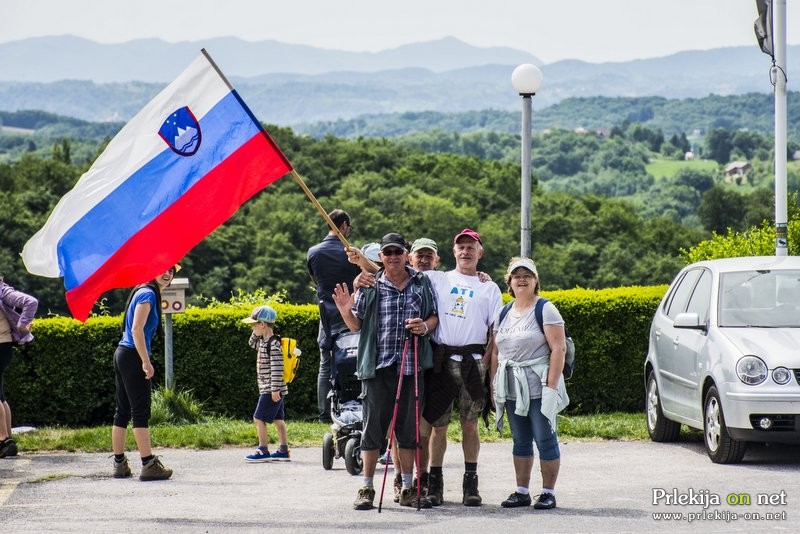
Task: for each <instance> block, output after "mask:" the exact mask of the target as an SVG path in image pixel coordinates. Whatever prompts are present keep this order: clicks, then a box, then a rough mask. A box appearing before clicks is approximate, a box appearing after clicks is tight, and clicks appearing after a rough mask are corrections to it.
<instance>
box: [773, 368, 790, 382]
mask: <svg viewBox="0 0 800 534" xmlns="http://www.w3.org/2000/svg"><path fill="white" fill-rule="evenodd" d="M791 379H792V372H791V371H789V370H788V369H787V368H786V367H776V368H775V369H773V371H772V380H774V381H775V383H776V384H781V385H783V384H785V383H787V382H788V381H789V380H791Z"/></svg>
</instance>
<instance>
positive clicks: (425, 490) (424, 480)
mask: <svg viewBox="0 0 800 534" xmlns="http://www.w3.org/2000/svg"><path fill="white" fill-rule="evenodd" d="M419 478H420V481H421V482H422V494H423V495H425V496H426V497H427V496H428V479H429V478H430V474H429V473H420V475H419ZM411 487H413V488H414V489H416V488H417V479H416V478H415V479H414V483H413V484H412V485H411Z"/></svg>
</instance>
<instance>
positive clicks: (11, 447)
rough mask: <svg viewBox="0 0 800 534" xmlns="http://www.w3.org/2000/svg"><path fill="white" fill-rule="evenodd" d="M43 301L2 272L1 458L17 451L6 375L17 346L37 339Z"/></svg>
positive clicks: (0, 279) (0, 344)
mask: <svg viewBox="0 0 800 534" xmlns="http://www.w3.org/2000/svg"><path fill="white" fill-rule="evenodd" d="M38 307H39V301H38V300H36V299H35V298H33V297H32V296H30V295H28V294H26V293H23V292H22V291H17V290H16V289H14V288H13V287H11V286H10V285H8V284H6V282H5V280H4V277H3V275H2V274H0V458H6V457H8V456H16V455H17V443H16V442H15V441H14V440H13V439H12V438H11V408H10V407H9V406H8V401H7V400H6V397H5V393H3V377H4V375H5V372H6V369H7V368H8V366H9V365H10V364H11V358H12V356H13V354H14V353H13V350H12V348H13V346H14V345H15V344H16V345H23V344H25V343H28V342H30V341H32V340H33V334H31V325H33V317H34V315H36V309H37V308H38Z"/></svg>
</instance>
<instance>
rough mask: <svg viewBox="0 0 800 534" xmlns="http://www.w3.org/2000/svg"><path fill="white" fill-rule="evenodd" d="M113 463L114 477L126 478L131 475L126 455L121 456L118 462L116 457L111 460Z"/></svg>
mask: <svg viewBox="0 0 800 534" xmlns="http://www.w3.org/2000/svg"><path fill="white" fill-rule="evenodd" d="M113 463H114V478H128V477H129V476H131V466H130V465H128V457H127V456H125V457H123V458H122V461H121V462H118V461H117V459H116V458H114V460H113Z"/></svg>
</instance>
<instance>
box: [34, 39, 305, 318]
mask: <svg viewBox="0 0 800 534" xmlns="http://www.w3.org/2000/svg"><path fill="white" fill-rule="evenodd" d="M291 170H292V166H291V164H290V163H289V161H288V160H287V159H286V157H285V156H284V155H283V153H282V152H281V150H280V148H278V146H277V145H276V144H275V143H274V142H273V140H272V139H271V138H270V136H269V134H268V133H267V132H266V131H265V130H264V128H263V127H262V126H261V124H260V123H259V122H258V120H256V118H255V117H254V116H253V114H252V113H251V112H250V110H249V109H248V108H247V106H246V105H245V104H244V102H243V101H242V99H241V98H240V97H239V95H238V94H237V93H236V91H235V90H233V89H232V88H231V86H230V85H229V84H228V82H227V80H226V79H225V78H224V77H223V76H222V74H221V73H220V72H219V70H218V69H217V67H216V65H215V64H214V63H213V62H212V61H211V59H210V57H208V55H207V54H206V52H205V50H204V51H202V54H201V55H200V56H199V57H198V58H197V59H196V60H195V61H194V62H193V63H192V64H191V65H190V66H189V67H188V68H187V69H186V70H185V71H184V72H183V73H182V74H181V75H180V76H179V77H178V78H177V79H175V81H173V82H172V83H171V84H169V85H168V86H167V87H166V88H165V89H164V90H163V91H162V92H161V93H159V94H158V95H157V96H156V97H155V98H154V99H153V100H152V101H150V102H149V103H148V104H147V105H146V106H145V107H144V109H142V110H141V111H140V112H139V113H137V114H136V116H134V117H133V118H132V119H131V120H130V122H128V123H127V124H126V125H125V127H123V128H122V130H120V132H119V133H118V134H117V135H116V136H115V137H114V139H112V140H111V142H110V143H109V144H108V147H107V148H106V149H105V150H104V151H103V153H102V154H101V155H100V157H98V158H97V160H96V161H95V163H94V164H93V165H92V166H91V168H90V169H89V170H88V171H87V172H86V173H85V174H84V175H83V176H81V178H80V179H79V180H78V182H77V183H76V184H75V187H74V188H73V189H72V190H71V191H70V192H68V193H67V194H66V195H64V197H63V198H62V199H61V200H60V201H59V203H58V204H57V205H56V207H55V209H54V210H53V212H52V213H51V214H50V217H49V218H48V220H47V222H46V223H45V225H44V226H43V227H42V228H41V229H40V230H39V231H38V232H37V233H36V234H34V236H33V237H32V238H31V239H30V240H29V241H28V242H27V243H26V244H25V247H24V248H23V251H22V259H23V261H24V263H25V267H26V268H27V269H28V271H29V272H30V273H32V274H36V275H40V276H46V277H53V278H55V277H63V278H64V286H65V288H66V298H67V304H68V306H69V309H70V312H71V313H72V315H73V316H74V317H75V318H76V319H79V320H81V321H85V320H86V318H87V317H88V316H89V314H90V313H91V309H92V307H93V306H94V303H95V301H96V300H97V299H98V298H99V297H100V295H102V294H103V293H104V292H106V291H108V290H110V289H114V288H121V287H130V286H134V285H136V284H139V283H143V282H146V281H148V280H152V279H153V278H155V277H156V276H158V275H159V274H161V273H163V272H165V271H166V270H167V269H169V267H171V266H172V265H174V264H175V263H177V262H178V261H179V260H180V259H181V258H182V257H183V256H184V255H186V253H188V252H189V251H190V250H191V249H192V248H193V247H194V246H195V245H196V244H197V243H199V242H200V241H202V240H203V239H204V238H205V237H206V236H207V235H208V234H210V233H211V232H212V231H213V230H214V229H215V228H217V227H218V226H219V225H220V224H222V223H223V222H225V221H226V220H228V219H229V218H230V217H231V216H232V215H233V214H234V213H235V212H236V211H237V210H238V209H239V206H241V205H242V204H243V203H244V202H245V201H247V200H248V199H249V198H250V197H252V196H253V195H255V194H256V193H257V192H259V191H260V190H262V189H263V188H264V187H266V186H267V185H269V184H270V183H272V182H274V181H275V180H277V179H278V178H280V177H282V176H283V175H285V174H286V173H287V172H289V171H291Z"/></svg>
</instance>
